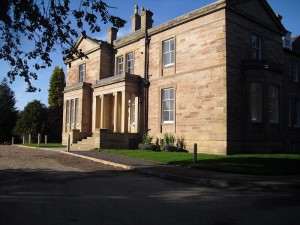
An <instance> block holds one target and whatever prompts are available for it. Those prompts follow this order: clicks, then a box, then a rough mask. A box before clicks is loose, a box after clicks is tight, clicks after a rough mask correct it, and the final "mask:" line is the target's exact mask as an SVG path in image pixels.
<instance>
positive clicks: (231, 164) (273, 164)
mask: <svg viewBox="0 0 300 225" xmlns="http://www.w3.org/2000/svg"><path fill="white" fill-rule="evenodd" d="M95 151H99V150H95ZM100 151H102V152H106V153H111V154H116V155H122V156H127V157H132V158H139V159H145V160H150V161H156V162H162V163H166V164H172V165H184V166H190V167H192V168H195V169H204V170H211V171H218V172H229V173H239V174H251V175H291V174H300V155H296V154H245V155H233V156H220V155H211V154H201V153H200V154H198V155H197V159H198V160H197V163H195V164H193V154H192V153H181V152H154V151H146V150H100Z"/></svg>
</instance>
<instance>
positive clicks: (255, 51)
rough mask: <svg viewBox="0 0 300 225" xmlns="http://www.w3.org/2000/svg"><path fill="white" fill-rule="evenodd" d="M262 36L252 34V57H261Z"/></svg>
mask: <svg viewBox="0 0 300 225" xmlns="http://www.w3.org/2000/svg"><path fill="white" fill-rule="evenodd" d="M261 50H262V49H261V36H259V35H257V34H252V58H253V59H256V60H257V59H261V58H262V57H261Z"/></svg>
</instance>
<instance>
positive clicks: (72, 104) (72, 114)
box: [70, 99, 74, 126]
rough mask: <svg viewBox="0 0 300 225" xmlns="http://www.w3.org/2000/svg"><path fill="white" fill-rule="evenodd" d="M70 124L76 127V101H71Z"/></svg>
mask: <svg viewBox="0 0 300 225" xmlns="http://www.w3.org/2000/svg"><path fill="white" fill-rule="evenodd" d="M70 124H71V125H72V126H73V125H74V99H71V106H70Z"/></svg>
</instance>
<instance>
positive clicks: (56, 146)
mask: <svg viewBox="0 0 300 225" xmlns="http://www.w3.org/2000/svg"><path fill="white" fill-rule="evenodd" d="M23 145H24V146H29V147H36V148H37V147H39V148H62V147H66V146H65V145H62V144H61V143H47V144H45V143H41V144H40V146H38V144H23Z"/></svg>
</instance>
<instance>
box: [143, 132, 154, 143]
mask: <svg viewBox="0 0 300 225" xmlns="http://www.w3.org/2000/svg"><path fill="white" fill-rule="evenodd" d="M152 139H153V137H152V136H150V135H149V134H144V135H143V144H145V145H150V144H151V142H152Z"/></svg>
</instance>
